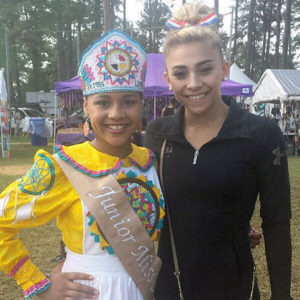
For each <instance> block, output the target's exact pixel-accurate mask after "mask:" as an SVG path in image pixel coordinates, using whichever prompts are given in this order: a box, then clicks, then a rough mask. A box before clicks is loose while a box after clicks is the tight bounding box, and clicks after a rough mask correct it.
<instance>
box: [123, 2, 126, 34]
mask: <svg viewBox="0 0 300 300" xmlns="http://www.w3.org/2000/svg"><path fill="white" fill-rule="evenodd" d="M123 30H124V31H125V30H126V0H123Z"/></svg>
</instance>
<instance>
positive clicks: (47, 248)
mask: <svg viewBox="0 0 300 300" xmlns="http://www.w3.org/2000/svg"><path fill="white" fill-rule="evenodd" d="M14 143H16V144H14ZM38 148H43V149H46V150H47V151H49V152H50V153H52V152H53V144H50V145H48V146H47V147H34V146H31V144H30V140H29V139H27V140H26V139H25V140H22V139H20V138H17V139H13V140H12V147H11V158H10V159H3V158H0V166H2V165H11V166H16V165H17V166H18V165H21V164H32V162H33V155H34V153H35V152H36V151H37V149H38ZM0 168H1V167H0ZM289 171H290V181H291V197H292V213H293V218H292V222H291V234H292V244H293V267H292V296H293V297H294V299H295V300H297V299H300V236H299V234H298V231H297V230H299V228H300V157H289ZM18 177H20V176H8V175H1V174H0V190H1V191H2V190H3V189H4V187H6V186H7V185H8V184H9V183H10V182H12V181H13V180H15V179H17V178H18ZM260 223H261V219H260V217H259V203H257V205H256V209H255V213H254V216H253V220H252V224H254V225H255V226H256V227H257V228H260ZM19 235H20V238H21V239H22V241H24V243H25V245H26V247H27V248H28V250H29V252H30V257H31V259H32V260H33V261H34V263H36V265H38V266H39V268H40V269H41V270H42V271H43V272H45V273H49V272H50V270H51V269H52V268H53V267H54V266H55V262H52V259H53V258H55V257H56V256H57V255H58V254H59V253H60V239H61V237H60V233H59V231H58V229H57V228H56V226H55V222H54V221H52V222H51V223H50V224H47V225H45V226H42V227H38V228H34V229H26V230H22V231H21V232H20V234H19ZM253 254H254V258H255V262H256V265H257V277H258V283H259V288H260V292H261V299H262V300H264V299H270V284H269V279H268V271H267V266H266V259H265V254H264V245H263V242H262V245H260V246H259V247H258V248H257V249H255V250H254V251H253ZM0 295H1V296H0V299H6V300H19V299H20V300H21V299H23V296H22V295H23V294H22V291H21V289H20V288H19V287H18V286H17V285H16V283H15V282H14V280H11V279H9V278H7V277H6V276H5V275H4V274H3V273H1V272H0Z"/></svg>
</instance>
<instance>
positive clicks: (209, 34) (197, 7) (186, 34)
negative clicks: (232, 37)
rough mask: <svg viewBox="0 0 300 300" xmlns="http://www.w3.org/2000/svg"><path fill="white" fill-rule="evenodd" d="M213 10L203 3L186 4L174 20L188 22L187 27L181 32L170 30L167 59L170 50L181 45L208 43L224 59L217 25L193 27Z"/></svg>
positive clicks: (165, 45) (166, 43) (164, 49)
mask: <svg viewBox="0 0 300 300" xmlns="http://www.w3.org/2000/svg"><path fill="white" fill-rule="evenodd" d="M211 12H213V10H212V9H211V8H210V7H208V6H207V5H205V4H203V3H201V2H194V3H191V4H185V5H183V6H181V8H179V9H178V10H177V11H176V12H175V14H174V16H173V18H172V19H174V20H178V21H183V22H186V23H187V25H186V26H185V27H184V28H182V29H179V30H170V31H169V32H168V33H167V35H166V39H165V42H164V48H163V52H164V55H165V58H167V57H168V54H169V53H170V50H171V49H172V48H173V47H174V46H177V45H179V44H186V43H192V42H203V41H208V42H210V43H211V46H212V47H213V48H215V49H217V50H218V51H219V53H220V57H221V59H223V53H222V43H221V39H220V36H219V34H218V33H217V25H216V23H214V24H212V25H210V26H193V25H194V24H196V23H197V22H199V21H200V20H201V19H202V18H204V17H206V16H208V15H209V14H210V13H211Z"/></svg>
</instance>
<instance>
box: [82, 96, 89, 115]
mask: <svg viewBox="0 0 300 300" xmlns="http://www.w3.org/2000/svg"><path fill="white" fill-rule="evenodd" d="M83 111H84V113H85V115H86V117H88V116H89V114H88V108H87V99H86V98H83Z"/></svg>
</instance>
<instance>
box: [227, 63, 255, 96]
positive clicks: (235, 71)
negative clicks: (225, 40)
mask: <svg viewBox="0 0 300 300" xmlns="http://www.w3.org/2000/svg"><path fill="white" fill-rule="evenodd" d="M229 79H231V80H233V81H237V82H240V83H245V84H251V85H252V88H253V91H254V89H255V87H256V82H254V81H253V80H252V79H251V78H249V77H248V76H247V75H246V74H245V73H244V72H243V71H242V70H241V69H240V68H239V66H238V65H237V64H236V63H233V64H232V65H231V67H230V74H229Z"/></svg>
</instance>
